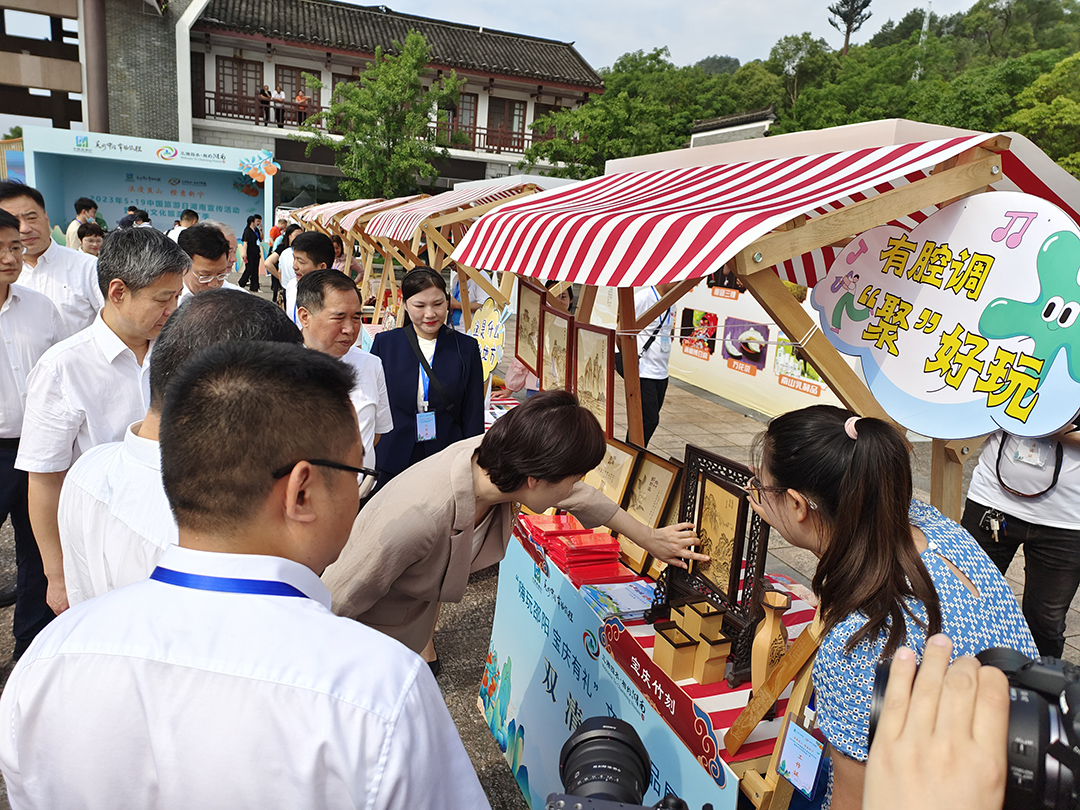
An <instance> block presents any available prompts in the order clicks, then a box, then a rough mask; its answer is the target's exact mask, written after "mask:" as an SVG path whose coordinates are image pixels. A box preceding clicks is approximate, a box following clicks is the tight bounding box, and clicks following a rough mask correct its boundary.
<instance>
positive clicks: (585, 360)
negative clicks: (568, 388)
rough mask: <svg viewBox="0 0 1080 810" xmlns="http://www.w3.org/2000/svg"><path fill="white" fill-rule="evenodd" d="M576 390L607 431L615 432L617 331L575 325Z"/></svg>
mask: <svg viewBox="0 0 1080 810" xmlns="http://www.w3.org/2000/svg"><path fill="white" fill-rule="evenodd" d="M573 381H574V382H573V385H574V387H573V390H574V391H575V393H577V397H578V401H579V402H580V403H581V404H582V406H583V407H585V408H587V409H588V410H589V411H590V412H591V413H592V414H593V416H595V417H596V419H597V421H598V422H599V423H600V427H602V428H603V429H604V435H605V436H607V437H608V438H609V439H610V438H612V437H613V434H614V432H615V331H614V330H613V329H605V328H604V327H602V326H592V325H591V324H585V323H577V322H575V324H574V377H573Z"/></svg>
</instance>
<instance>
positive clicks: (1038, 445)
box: [1013, 439, 1050, 469]
mask: <svg viewBox="0 0 1080 810" xmlns="http://www.w3.org/2000/svg"><path fill="white" fill-rule="evenodd" d="M1049 454H1050V442H1047V441H1043V440H1042V439H1018V441H1017V447H1016V450H1015V451H1014V452H1013V460H1014V461H1022V462H1023V463H1024V464H1030V465H1031V466H1032V467H1039V468H1040V469H1042V468H1044V467H1046V457H1047V456H1048V455H1049Z"/></svg>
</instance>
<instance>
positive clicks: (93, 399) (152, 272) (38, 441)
mask: <svg viewBox="0 0 1080 810" xmlns="http://www.w3.org/2000/svg"><path fill="white" fill-rule="evenodd" d="M190 265H191V259H189V258H188V257H187V254H186V253H184V251H182V250H181V249H180V248H179V247H178V246H177V245H176V244H175V243H173V242H171V241H169V239H168V238H167V237H166V236H165V234H163V233H161V232H159V231H155V230H152V229H149V228H125V229H123V230H119V231H116V232H114V233H111V234H109V237H108V238H107V239H106V240H105V244H104V245H102V248H101V257H100V260H99V265H98V276H99V279H100V284H101V287H102V289H103V290H104V291H105V306H104V308H103V309H102V311H101V314H100V315H99V316H98V318H97V320H95V321H94V322H93V323H92V324H91V325H90V326H89V327H87V328H86V329H84V330H83V331H81V332H79V333H77V334H75V335H72V336H71V337H70V338H68V339H67V340H64V341H61V342H60V343H58V344H57V345H55V346H53V347H52V348H51V349H49V350H48V351H47V352H45V354H44V355H43V356H42V358H41V360H40V361H38V364H37V365H36V366H35V367H34V370H33V371H31V372H30V376H29V378H28V379H27V383H26V387H27V396H26V416H25V417H24V419H23V432H22V440H21V442H20V444H19V456H18V458H17V459H16V462H15V467H16V468H17V469H20V470H25V471H26V472H28V473H30V488H29V501H30V521H31V523H32V524H33V526H34V536H35V538H36V539H37V544H38V548H39V549H40V550H41V559H42V563H43V565H44V567H45V575H46V576H47V577H48V579H49V588H48V596H47V599H48V603H49V607H51V608H52V609H53V611H54V612H55V613H60V612H62V611H64V610H66V609H67V595H66V592H65V588H64V567H63V559H62V554H61V549H60V532H59V529H58V527H57V517H56V515H57V507H58V505H59V502H60V488H61V486H62V485H63V483H64V475H65V474H66V472H67V470H68V468H70V467H71V464H72V462H74V461H75V459H77V458H78V457H79V456H80V455H82V454H83V453H85V452H86V451H87V450H89V449H90V448H91V447H94V446H96V445H99V444H104V443H105V442H115V441H119V440H120V439H121V438H123V436H124V431H125V430H126V429H127V427H128V425H130V424H131V423H132V422H134V421H136V420H137V419H140V418H141V417H142V415H143V414H144V413H146V408H147V405H148V404H149V399H150V387H149V382H148V380H147V371H148V367H149V363H148V362H147V356H148V355H149V353H150V348H151V344H152V342H153V340H154V338H156V337H157V335H158V332H160V331H161V327H162V326H163V325H164V324H165V321H166V319H167V318H168V317H169V315H171V314H172V312H173V310H174V309H176V300H177V297H178V296H179V295H180V288H181V287H182V286H183V283H182V281H181V276H182V275H183V273H184V271H186V270H187V269H188V267H189V266H190ZM21 652H22V650H21V649H20V648H18V647H16V650H15V653H16V655H19V654H21Z"/></svg>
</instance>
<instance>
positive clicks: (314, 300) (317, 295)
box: [296, 270, 363, 313]
mask: <svg viewBox="0 0 1080 810" xmlns="http://www.w3.org/2000/svg"><path fill="white" fill-rule="evenodd" d="M327 290H341V291H342V292H348V291H349V290H352V291H353V292H354V293H356V298H357V300H359V299H360V290H358V289H357V288H356V285H355V284H354V283H353V281H352V279H351V278H349V277H348V276H347V275H345V274H344V273H342V272H341V271H340V270H316V271H314V272H312V273H308V274H307V275H306V276H304V277H303V278H302V279H300V280H299V281H298V282H296V306H297V308H299V307H303V308H304V309H306V310H307V311H308V312H311V313H315V312H320V311H322V308H323V306H324V305H325V304H326V291H327ZM360 303H363V301H361V302H360Z"/></svg>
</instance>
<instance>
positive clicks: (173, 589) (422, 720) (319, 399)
mask: <svg viewBox="0 0 1080 810" xmlns="http://www.w3.org/2000/svg"><path fill="white" fill-rule="evenodd" d="M352 387H353V379H352V372H351V370H350V369H349V367H348V366H346V365H344V364H342V363H338V362H335V361H334V360H333V359H331V358H329V357H325V356H322V355H320V354H318V353H315V352H309V351H306V350H305V349H303V348H301V347H299V346H283V345H279V344H273V343H265V342H253V341H248V342H232V343H226V344H221V345H218V346H214V347H211V348H209V349H207V350H205V351H203V352H200V353H199V354H198V355H197V356H195V357H193V358H191V359H190V360H189V361H188V362H187V363H185V364H184V365H183V366H182V367H181V368H180V369H179V370H178V371H177V372H176V373H175V375H174V376H173V380H172V382H171V383H170V385H169V388H168V390H167V392H166V395H165V405H164V409H163V412H162V418H161V457H162V477H163V480H164V484H165V491H166V493H167V495H168V498H169V503H170V504H171V506H172V508H173V511H174V513H175V514H176V519H177V524H178V525H179V531H180V542H179V546H174V547H171V548H169V549H168V550H167V551H166V552H165V554H164V555H163V556H162V558H161V561H160V563H159V565H158V567H157V568H156V569H155V570H154V573H153V574H152V576H151V578H150V579H148V580H145V581H143V582H139V583H136V584H134V585H130V586H128V587H126V588H120V589H118V590H115V591H112V592H110V593H107V594H105V595H103V596H100V597H98V598H96V599H92V600H90V601H89V602H87V603H85V604H83V605H79V606H78V607H77V608H75V609H73V610H71V611H70V612H69V613H67V614H65V615H64V616H61V617H60V618H59V619H58V620H56V621H55V622H53V623H52V625H50V626H49V627H48V628H46V629H45V631H44V632H43V633H42V634H41V636H40V637H39V638H38V640H37V642H35V644H34V646H33V647H32V649H31V650H30V651H29V652H28V653H27V654H26V656H24V658H23V660H22V661H20V663H19V665H18V666H17V667H16V668H15V670H14V671H13V672H12V674H11V677H10V679H9V680H8V683H7V687H6V688H5V690H4V693H3V696H2V698H0V728H2V729H3V731H2V732H0V770H2V771H3V774H4V779H5V781H6V783H7V789H8V797H9V799H10V801H11V804H12V807H14V808H25V809H27V810H33V808H61V807H81V808H86V810H97V809H98V808H110V810H111V808H116V807H125V808H126V807H154V808H156V810H173V809H174V808H176V809H177V810H179V808H189V807H199V808H226V807H230V808H231V807H290V808H292V807H297V808H305V810H323V808H326V809H327V810H329V809H330V808H341V807H364V808H368V810H391V808H393V810H414V809H427V808H430V809H431V810H436V809H440V810H441V808H486V807H488V806H489V805H488V802H487V800H486V799H485V797H484V793H483V790H482V789H481V787H480V784H479V782H478V781H477V778H476V774H475V772H474V770H473V768H472V765H471V764H470V762H469V758H468V755H467V754H466V753H465V749H464V747H463V746H462V744H461V740H460V738H459V737H458V734H457V730H456V729H455V728H454V725H453V722H452V721H451V719H450V715H449V712H447V710H446V706H445V704H444V702H443V699H442V696H441V695H440V693H439V690H438V687H437V686H436V684H435V680H434V678H432V676H431V673H430V671H429V670H428V668H427V667H426V666H425V665H424V664H423V662H422V661H421V659H420V657H419V656H417V655H415V654H414V653H412V652H410V651H409V650H407V649H406V648H404V647H403V646H402V645H401V644H399V643H398V642H396V641H394V640H392V639H390V638H388V637H386V636H383V635H382V634H381V633H379V632H377V631H374V630H371V629H370V628H367V627H365V626H363V625H361V624H359V623H358V622H353V621H351V620H348V619H342V618H339V617H336V616H334V615H333V614H332V613H331V612H330V594H329V592H328V591H327V590H326V588H325V587H324V586H323V585H322V583H321V582H320V581H319V578H318V577H319V574H320V573H321V572H322V571H323V570H324V569H325V568H326V566H327V565H329V564H330V563H331V562H333V561H334V560H335V559H336V558H337V556H338V555H339V554H340V552H341V549H342V547H343V546H344V545H345V542H346V540H347V539H348V536H349V531H350V528H351V527H352V522H353V518H354V517H355V516H356V511H357V506H358V502H359V497H358V492H357V481H356V475H355V473H356V472H357V471H358V467H357V465H359V464H360V461H361V458H362V455H363V448H362V447H361V445H360V440H359V438H360V437H359V433H358V431H357V425H356V417H355V414H354V412H353V410H352V405H351V403H350V401H349V392H350V390H351V389H352ZM103 735H106V736H107V737H108V744H107V745H103V744H102V740H103Z"/></svg>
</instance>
